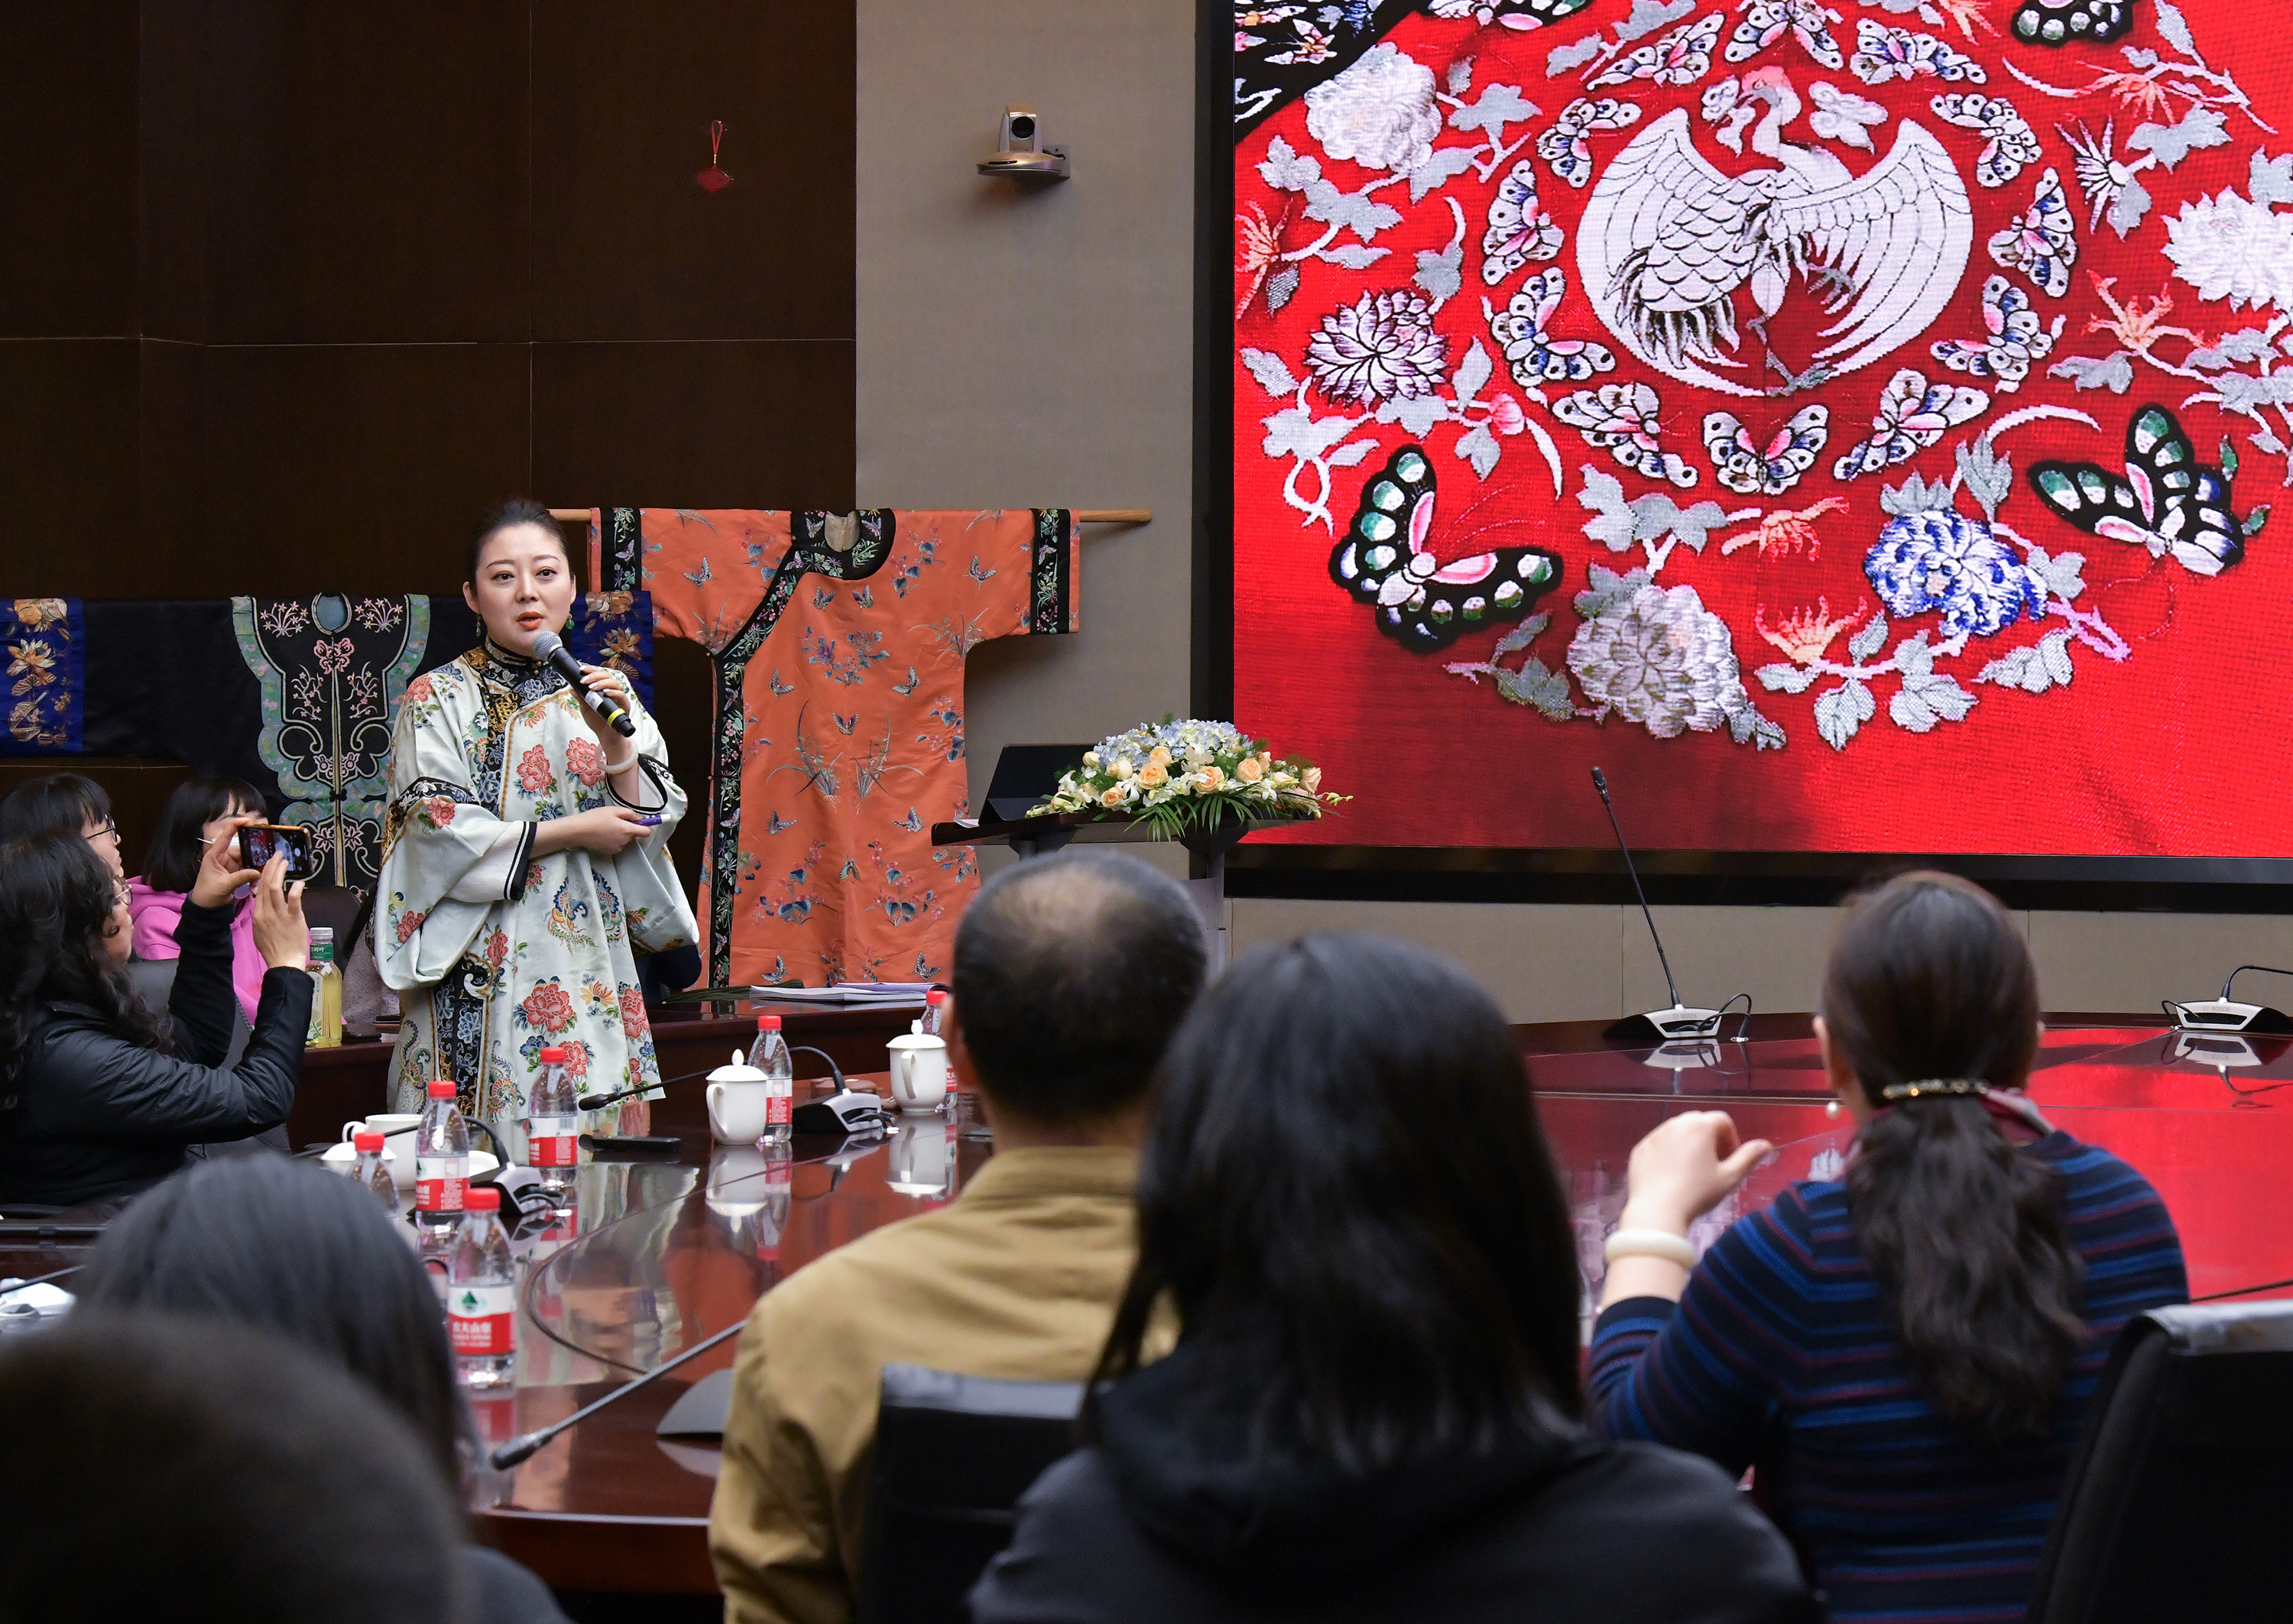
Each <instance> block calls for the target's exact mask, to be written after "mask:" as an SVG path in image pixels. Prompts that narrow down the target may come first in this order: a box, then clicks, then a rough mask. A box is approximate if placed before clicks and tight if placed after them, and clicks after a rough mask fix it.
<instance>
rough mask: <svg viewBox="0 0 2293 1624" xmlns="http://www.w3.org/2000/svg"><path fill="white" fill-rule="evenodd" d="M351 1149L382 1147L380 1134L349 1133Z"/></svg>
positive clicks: (375, 1148)
mask: <svg viewBox="0 0 2293 1624" xmlns="http://www.w3.org/2000/svg"><path fill="white" fill-rule="evenodd" d="M351 1149H352V1150H354V1151H378V1150H380V1149H382V1135H380V1134H378V1133H373V1132H368V1133H360V1134H352V1135H351Z"/></svg>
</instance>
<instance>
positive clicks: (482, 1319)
mask: <svg viewBox="0 0 2293 1624" xmlns="http://www.w3.org/2000/svg"><path fill="white" fill-rule="evenodd" d="M446 1336H447V1339H448V1340H449V1341H450V1342H451V1343H452V1344H453V1346H454V1358H455V1361H456V1363H458V1365H459V1366H460V1367H461V1377H462V1385H463V1386H466V1387H472V1388H476V1389H480V1390H483V1389H487V1388H502V1387H508V1386H514V1385H515V1382H516V1379H517V1378H516V1373H515V1369H514V1367H515V1363H516V1360H517V1268H516V1265H515V1263H513V1262H512V1260H511V1258H510V1251H509V1232H508V1231H506V1230H505V1229H504V1228H502V1223H501V1192H500V1191H498V1190H497V1189H495V1188H494V1187H493V1186H492V1185H490V1184H484V1185H481V1186H480V1187H478V1188H477V1189H475V1190H473V1191H471V1192H469V1205H468V1206H467V1208H466V1209H465V1210H464V1211H463V1214H462V1232H461V1234H460V1236H459V1237H458V1239H457V1240H455V1242H454V1256H453V1261H452V1263H451V1264H450V1265H449V1267H448V1270H447V1285H446Z"/></svg>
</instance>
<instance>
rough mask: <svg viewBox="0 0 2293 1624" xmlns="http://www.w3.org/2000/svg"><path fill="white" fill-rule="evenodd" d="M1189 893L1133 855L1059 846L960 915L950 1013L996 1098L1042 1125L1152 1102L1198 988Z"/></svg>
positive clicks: (1201, 959)
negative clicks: (1151, 1088)
mask: <svg viewBox="0 0 2293 1624" xmlns="http://www.w3.org/2000/svg"><path fill="white" fill-rule="evenodd" d="M1206 964H1207V956H1206V954H1205V952H1204V949H1203V925H1202V920H1201V917H1200V916H1198V915H1197V914H1196V913H1195V908H1194V904H1193V903H1192V902H1191V901H1188V900H1187V892H1186V887H1184V886H1183V885H1179V883H1178V882H1177V881H1176V880H1173V879H1171V878H1168V877H1165V876H1163V875H1162V874H1160V873H1157V872H1156V871H1155V869H1150V868H1148V867H1147V865H1146V864H1145V863H1142V862H1140V861H1138V859H1136V858H1132V857H1122V856H1118V855H1114V854H1096V853H1084V852H1063V853H1061V854H1060V855H1058V856H1056V857H1043V858H1035V859H1033V860H1029V861H1025V862H1021V863H1018V864H1016V865H1014V866H1013V867H1011V868H1009V869H1005V870H1004V871H1003V872H1002V873H1001V874H1000V875H998V876H997V877H995V878H994V879H993V880H991V881H989V882H988V884H987V885H985V886H984V888H982V890H981V891H980V893H979V895H978V896H977V897H976V898H975V899H974V900H973V901H972V904H971V906H970V908H969V909H967V910H965V913H964V916H963V925H962V927H961V928H960V930H959V931H958V932H957V933H956V939H955V1007H956V1019H957V1021H958V1022H960V1026H961V1030H962V1037H963V1043H964V1046H965V1047H966V1048H967V1049H968V1051H969V1052H970V1057H971V1064H972V1066H973V1068H974V1070H975V1071H976V1074H977V1077H978V1079H979V1083H980V1086H981V1087H983V1088H984V1089H985V1090H986V1092H987V1095H988V1097H989V1099H990V1101H991V1102H992V1103H993V1106H994V1107H995V1108H996V1109H997V1110H999V1111H1004V1112H1017V1113H1019V1114H1021V1115H1024V1116H1025V1117H1027V1118H1030V1119H1033V1120H1034V1121H1037V1122H1041V1123H1046V1124H1072V1123H1078V1122H1087V1121H1090V1120H1092V1119H1098V1118H1105V1117H1109V1116H1113V1115H1114V1114H1116V1113H1118V1112H1120V1111H1125V1110H1128V1109H1129V1108H1130V1107H1131V1106H1133V1105H1135V1104H1137V1103H1138V1101H1139V1100H1141V1099H1142V1098H1144V1097H1145V1095H1146V1093H1147V1087H1148V1085H1149V1083H1150V1082H1151V1081H1152V1080H1153V1078H1154V1073H1155V1065H1156V1063H1157V1062H1160V1061H1161V1059H1162V1057H1163V1046H1164V1045H1165V1044H1167V1043H1168V1042H1169V1041H1170V1038H1171V1032H1172V1030H1174V1029H1175V1028H1176V1027H1177V1026H1178V1024H1179V1021H1180V1020H1182V1019H1183V1018H1184V1017H1185V1015H1186V1013H1187V1007H1188V1006H1190V1005H1192V1004H1193V1002H1194V1001H1195V994H1196V993H1198V992H1200V991H1201V990H1202V987H1203V973H1204V970H1205V967H1206Z"/></svg>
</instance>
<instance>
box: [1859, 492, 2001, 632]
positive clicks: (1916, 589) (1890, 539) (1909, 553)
mask: <svg viewBox="0 0 2293 1624" xmlns="http://www.w3.org/2000/svg"><path fill="white" fill-rule="evenodd" d="M1863 573H1864V574H1865V575H1867V576H1868V577H1870V578H1871V585H1872V586H1873V587H1874V588H1875V589H1876V591H1877V592H1878V594H1879V600H1880V602H1883V603H1884V604H1885V605H1886V606H1887V610H1888V612H1889V613H1891V614H1894V615H1897V616H1902V615H1917V614H1924V613H1925V612H1926V611H1927V610H1941V611H1942V630H1943V634H1944V635H1945V636H1951V637H1955V636H1958V635H1960V634H1970V635H1973V636H1976V637H1995V636H1997V634H1999V633H2000V632H2002V631H2004V630H2005V628H2006V627H2008V626H2012V625H2013V624H2014V622H2015V621H2016V620H2018V619H2020V618H2022V614H2023V612H2024V611H2025V610H2028V611H2029V613H2030V618H2031V619H2033V620H2036V619H2038V618H2039V617H2040V616H2041V615H2043V614H2044V613H2045V612H2046V583H2045V581H2044V580H2043V579H2042V578H2040V577H2039V575H2038V572H2037V571H2036V570H2032V569H2031V568H2030V566H2029V565H2027V564H2025V563H2023V562H2022V560H2021V559H2020V558H2018V557H2017V556H2016V555H2015V553H2014V550H2013V548H2012V547H2009V546H2008V545H2005V543H2004V542H2002V541H2000V540H1998V539H1997V537H1994V536H1993V535H1992V534H1991V533H1990V527H1989V525H1987V524H1984V523H1981V521H1977V520H1973V519H1969V518H1967V517H1966V516H1965V515H1964V514H1962V513H1955V512H1953V511H1951V510H1950V509H1949V508H1935V509H1931V510H1929V511H1927V512H1925V513H1900V514H1898V515H1897V516H1896V517H1894V518H1892V519H1890V520H1888V521H1887V523H1886V526H1885V528H1884V529H1882V530H1880V532H1879V539H1878V540H1877V541H1876V542H1874V543H1872V545H1871V551H1870V552H1869V553H1868V554H1866V555H1865V557H1864V560H1863Z"/></svg>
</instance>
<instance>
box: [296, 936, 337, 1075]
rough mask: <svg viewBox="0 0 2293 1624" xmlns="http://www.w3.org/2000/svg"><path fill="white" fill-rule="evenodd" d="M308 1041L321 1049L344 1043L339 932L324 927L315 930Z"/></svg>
mask: <svg viewBox="0 0 2293 1624" xmlns="http://www.w3.org/2000/svg"><path fill="white" fill-rule="evenodd" d="M342 1041H343V974H342V972H341V971H340V970H338V969H336V967H335V933H334V931H333V929H332V928H331V927H330V926H328V925H312V927H311V1027H310V1030H309V1031H308V1032H307V1033H306V1034H305V1035H304V1043H306V1044H307V1045H309V1046H311V1047H313V1048H320V1049H332V1048H339V1047H340V1046H342Z"/></svg>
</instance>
